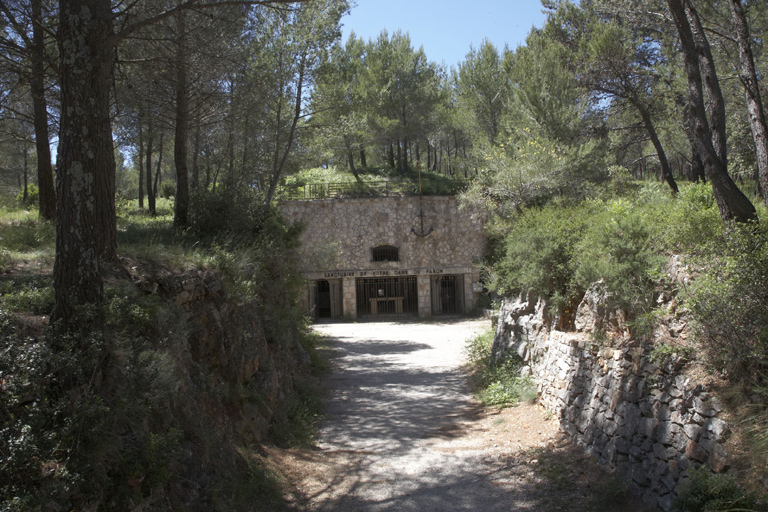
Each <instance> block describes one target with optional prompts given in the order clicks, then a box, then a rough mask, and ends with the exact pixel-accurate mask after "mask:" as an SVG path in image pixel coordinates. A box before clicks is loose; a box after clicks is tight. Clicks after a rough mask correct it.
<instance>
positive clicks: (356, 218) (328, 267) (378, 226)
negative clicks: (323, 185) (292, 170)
mask: <svg viewBox="0 0 768 512" xmlns="http://www.w3.org/2000/svg"><path fill="white" fill-rule="evenodd" d="M422 209H423V220H424V231H427V230H429V228H432V232H431V233H430V234H429V236H426V237H419V236H417V235H416V234H414V233H413V231H412V229H415V230H416V231H417V232H421V227H422V225H421V221H422V217H421V216H420V214H421V211H422ZM280 211H281V212H282V214H283V217H284V218H285V219H286V220H287V221H288V222H289V223H291V224H295V223H299V222H300V223H303V224H304V225H305V226H306V229H305V231H304V234H303V235H302V247H303V256H304V257H303V260H302V267H303V268H302V270H303V271H305V272H320V271H340V270H349V269H352V270H360V269H369V268H371V269H380V270H392V271H394V270H396V269H406V268H424V269H427V268H440V267H467V266H469V267H471V266H473V265H474V264H475V263H476V261H477V260H478V259H479V258H481V257H482V256H483V251H484V249H485V236H484V235H483V222H482V219H481V218H480V216H479V215H478V214H476V213H472V212H467V211H459V206H458V201H457V199H456V198H455V197H451V196H449V197H442V196H440V197H424V198H423V199H422V200H421V202H420V200H419V198H418V197H387V198H364V199H323V200H317V201H287V202H284V203H281V204H280ZM380 245H392V246H395V247H398V248H399V249H400V254H399V260H400V261H399V262H372V261H371V248H372V247H377V246H380Z"/></svg>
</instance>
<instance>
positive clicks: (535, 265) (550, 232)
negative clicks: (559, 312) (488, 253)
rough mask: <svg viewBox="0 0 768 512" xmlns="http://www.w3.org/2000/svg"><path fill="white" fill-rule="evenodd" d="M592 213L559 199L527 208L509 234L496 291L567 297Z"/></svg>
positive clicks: (500, 264)
mask: <svg viewBox="0 0 768 512" xmlns="http://www.w3.org/2000/svg"><path fill="white" fill-rule="evenodd" d="M590 213H591V212H590V208H589V206H588V205H585V204H579V205H567V204H564V203H562V202H560V201H556V202H552V203H550V204H548V205H547V206H544V207H543V208H534V209H530V210H526V211H525V212H524V213H523V214H522V215H521V216H520V217H519V219H518V220H517V222H516V223H515V224H514V225H513V226H512V228H511V229H510V232H509V234H508V235H507V239H506V248H505V249H506V250H505V253H504V256H503V259H502V260H501V261H500V262H499V264H498V265H497V269H496V270H497V272H498V274H499V279H498V285H497V286H496V289H495V290H494V291H497V292H498V293H501V294H503V293H509V292H516V291H531V290H532V291H534V292H536V293H537V294H538V295H541V296H545V297H549V298H553V297H556V296H560V297H565V298H567V297H568V296H569V295H570V294H571V287H572V283H573V277H574V273H575V271H576V268H575V263H576V260H575V250H576V245H577V243H578V242H579V240H580V239H581V237H582V236H583V233H584V231H585V229H586V225H587V222H588V220H589V216H590Z"/></svg>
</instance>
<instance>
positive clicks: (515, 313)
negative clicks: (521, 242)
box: [493, 293, 728, 511]
mask: <svg viewBox="0 0 768 512" xmlns="http://www.w3.org/2000/svg"><path fill="white" fill-rule="evenodd" d="M602 304H603V301H600V300H595V297H594V294H593V293H588V294H587V297H586V298H585V300H584V301H582V303H581V305H580V306H579V310H578V312H577V316H576V325H577V326H579V325H581V326H591V327H594V324H595V319H596V318H598V319H600V318H601V315H603V316H602V318H606V316H605V315H607V313H606V312H605V311H598V307H599V306H602ZM609 320H610V319H609ZM613 321H615V318H614V319H613ZM598 323H599V322H598ZM551 325H552V322H551V321H550V320H549V319H548V318H547V316H546V304H545V303H544V301H542V300H537V299H536V298H535V297H527V296H524V295H523V296H521V297H519V298H517V299H508V300H505V301H504V302H503V305H502V307H501V311H500V315H499V320H498V324H497V329H496V335H495V338H494V347H493V350H494V356H495V357H501V356H502V355H504V354H505V353H507V352H508V351H514V352H516V353H517V354H518V355H519V356H520V357H522V358H523V359H524V361H525V362H526V364H527V366H526V367H524V369H523V372H524V373H526V374H529V375H532V377H533V378H534V380H535V381H536V382H537V384H538V389H539V392H540V401H541V403H542V404H543V405H544V406H545V407H546V408H547V409H549V410H550V411H552V412H553V413H555V414H556V416H557V417H558V418H559V420H560V426H561V429H562V430H563V431H564V432H565V433H566V434H567V435H568V436H570V438H571V440H572V441H573V442H574V443H576V444H578V445H581V446H582V447H584V448H585V449H586V450H587V451H588V452H589V453H591V454H592V455H593V456H594V457H596V458H597V459H598V460H599V461H600V462H602V463H603V464H604V465H606V466H608V467H610V468H613V469H615V470H616V471H617V472H618V473H619V474H620V475H622V476H624V477H626V479H627V480H628V481H629V482H630V485H631V487H633V488H634V490H635V491H636V492H637V493H638V494H640V495H642V497H643V500H644V501H645V502H646V503H648V504H651V505H656V506H657V507H658V508H659V509H661V510H665V511H666V510H670V508H671V506H672V502H673V500H674V498H675V497H676V496H677V492H678V490H679V485H680V484H681V482H682V481H683V480H684V479H685V478H686V477H687V475H688V472H689V469H690V468H691V467H692V466H693V465H701V464H706V465H707V466H708V467H709V468H710V469H712V470H713V471H715V472H720V471H724V470H725V469H727V467H728V459H727V453H726V451H725V449H724V448H723V444H722V443H723V441H724V439H725V438H726V436H727V434H728V425H727V424H726V422H725V421H723V420H722V419H720V418H719V417H718V414H719V413H720V412H721V411H722V407H721V405H720V403H719V402H718V400H717V399H716V398H715V397H713V396H711V395H710V394H709V393H707V392H706V390H705V388H704V387H703V386H701V385H698V384H696V383H695V382H691V381H690V380H689V379H688V378H686V377H685V376H684V375H682V374H681V373H680V371H679V370H680V364H675V363H679V361H671V362H668V363H667V364H665V365H663V366H658V365H656V364H654V362H653V361H651V358H650V348H649V347H648V346H643V345H642V344H640V343H633V342H631V340H629V341H630V342H628V343H622V344H621V346H622V347H623V348H608V347H604V346H601V345H602V343H597V342H596V337H595V335H594V334H593V333H591V332H589V331H587V330H583V331H581V332H563V331H558V330H556V329H553V328H551ZM625 341H626V340H625Z"/></svg>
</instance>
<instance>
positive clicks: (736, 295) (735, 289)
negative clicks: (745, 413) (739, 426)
mask: <svg viewBox="0 0 768 512" xmlns="http://www.w3.org/2000/svg"><path fill="white" fill-rule="evenodd" d="M709 248H710V253H709V254H708V255H707V257H706V258H705V259H704V263H705V267H704V272H703V273H702V275H701V276H700V277H699V278H698V279H696V280H695V281H694V282H693V283H692V285H691V288H690V297H689V299H688V307H689V308H690V310H691V311H692V313H693V314H694V315H695V317H696V318H697V319H698V325H699V330H698V338H699V340H700V341H701V342H702V344H703V346H704V355H705V358H706V361H707V362H708V363H709V365H710V366H711V367H712V368H713V369H715V370H716V371H718V370H720V371H722V370H724V371H725V372H726V373H727V375H728V378H729V380H730V381H731V382H733V383H736V382H739V383H743V384H745V385H749V386H761V385H764V383H765V379H766V375H768V229H767V228H766V227H765V226H764V225H762V224H761V225H747V226H741V225H737V226H732V227H731V228H730V229H729V230H728V231H726V232H725V233H724V236H723V237H722V238H720V239H719V240H717V241H715V242H714V243H711V244H709Z"/></svg>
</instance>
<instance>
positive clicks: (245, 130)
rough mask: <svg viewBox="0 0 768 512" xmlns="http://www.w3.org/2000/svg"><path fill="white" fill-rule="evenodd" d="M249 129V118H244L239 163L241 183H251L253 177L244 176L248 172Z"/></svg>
mask: <svg viewBox="0 0 768 512" xmlns="http://www.w3.org/2000/svg"><path fill="white" fill-rule="evenodd" d="M250 128H251V116H245V123H244V125H243V159H242V161H241V162H240V169H241V171H240V176H241V179H242V181H243V183H253V177H251V178H249V177H248V176H246V174H247V173H248V172H249V162H248V158H249V153H248V149H249V148H250V144H249V143H248V139H249V134H248V132H249V131H250Z"/></svg>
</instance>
